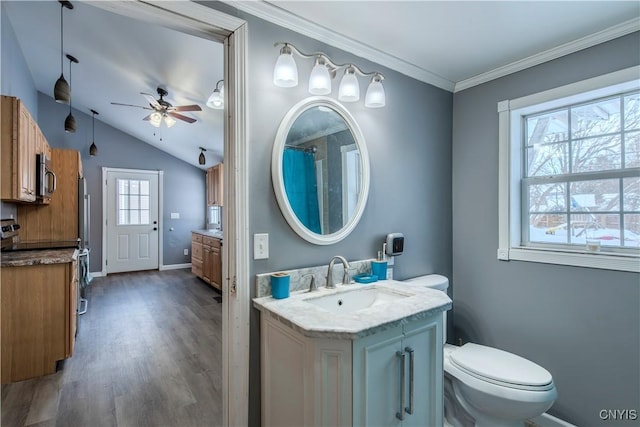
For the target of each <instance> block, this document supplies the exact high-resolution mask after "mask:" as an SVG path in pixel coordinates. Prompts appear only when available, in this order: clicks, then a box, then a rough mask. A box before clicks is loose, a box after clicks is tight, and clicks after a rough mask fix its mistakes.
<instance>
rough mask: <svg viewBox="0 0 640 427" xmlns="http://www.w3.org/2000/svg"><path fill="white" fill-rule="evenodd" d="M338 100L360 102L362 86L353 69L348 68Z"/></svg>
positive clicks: (341, 84) (341, 83)
mask: <svg viewBox="0 0 640 427" xmlns="http://www.w3.org/2000/svg"><path fill="white" fill-rule="evenodd" d="M338 99H339V100H340V101H343V102H356V101H358V100H360V85H359V84H358V78H357V77H356V71H355V70H354V69H353V67H347V69H346V70H345V72H344V76H343V77H342V80H341V81H340V88H339V90H338Z"/></svg>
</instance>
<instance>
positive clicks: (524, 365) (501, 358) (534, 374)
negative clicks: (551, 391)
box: [450, 343, 552, 387]
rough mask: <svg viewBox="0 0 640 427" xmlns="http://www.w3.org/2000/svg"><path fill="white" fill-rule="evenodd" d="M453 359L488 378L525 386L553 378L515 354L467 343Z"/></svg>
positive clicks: (453, 355)
mask: <svg viewBox="0 0 640 427" xmlns="http://www.w3.org/2000/svg"><path fill="white" fill-rule="evenodd" d="M450 360H451V361H452V362H453V363H455V364H456V365H458V366H459V367H461V368H463V369H465V370H467V371H469V372H471V373H473V374H475V375H477V376H481V377H484V378H487V379H489V380H493V381H497V382H501V383H507V384H513V385H522V386H533V387H542V386H546V385H549V384H550V383H551V381H552V377H551V374H550V373H549V371H547V370H546V369H544V368H543V367H542V366H539V365H536V364H535V363H533V362H531V361H530V360H527V359H524V358H522V357H520V356H516V355H515V354H512V353H508V352H506V351H502V350H498V349H497V348H492V347H486V346H483V345H479V344H473V343H467V344H465V345H463V346H462V347H460V348H459V349H457V350H455V351H453V352H452V353H451V355H450Z"/></svg>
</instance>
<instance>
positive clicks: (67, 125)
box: [64, 112, 76, 133]
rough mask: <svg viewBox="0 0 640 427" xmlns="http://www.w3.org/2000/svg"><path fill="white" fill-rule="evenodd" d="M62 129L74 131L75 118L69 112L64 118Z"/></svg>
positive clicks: (69, 131)
mask: <svg viewBox="0 0 640 427" xmlns="http://www.w3.org/2000/svg"><path fill="white" fill-rule="evenodd" d="M64 130H65V131H66V132H68V133H75V132H76V118H75V117H73V114H71V112H69V115H68V116H67V118H66V119H65V120H64Z"/></svg>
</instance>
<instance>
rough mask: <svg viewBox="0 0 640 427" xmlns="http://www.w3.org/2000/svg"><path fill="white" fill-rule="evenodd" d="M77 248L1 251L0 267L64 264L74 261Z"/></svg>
mask: <svg viewBox="0 0 640 427" xmlns="http://www.w3.org/2000/svg"><path fill="white" fill-rule="evenodd" d="M77 256H78V250H77V249H73V248H69V249H40V250H33V251H14V252H2V257H1V258H0V259H1V260H2V262H1V264H0V267H24V266H29V265H43V264H66V263H68V262H72V261H75V260H76V259H77Z"/></svg>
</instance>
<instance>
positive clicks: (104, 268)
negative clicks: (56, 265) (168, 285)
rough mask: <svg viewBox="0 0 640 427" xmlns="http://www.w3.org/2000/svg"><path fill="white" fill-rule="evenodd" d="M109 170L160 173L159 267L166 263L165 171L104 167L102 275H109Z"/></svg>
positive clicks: (149, 173)
mask: <svg viewBox="0 0 640 427" xmlns="http://www.w3.org/2000/svg"><path fill="white" fill-rule="evenodd" d="M109 172H116V173H144V174H148V175H158V268H159V269H161V267H162V266H163V265H164V259H163V251H162V239H163V236H162V225H163V219H162V218H163V212H164V211H163V205H164V200H163V194H164V193H163V186H164V171H162V170H146V169H122V168H110V167H106V166H103V167H102V260H101V265H102V271H101V272H100V275H101V276H103V277H104V276H106V275H107V251H108V250H109V248H108V246H107V218H108V214H109V213H108V211H107V209H108V206H109V200H108V197H107V196H108V192H107V174H108V173H109Z"/></svg>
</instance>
